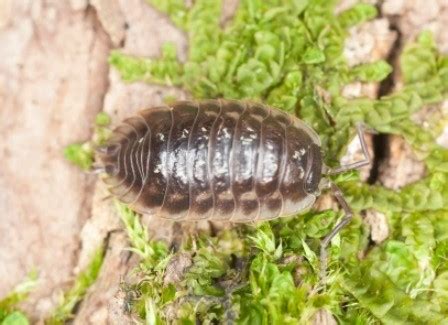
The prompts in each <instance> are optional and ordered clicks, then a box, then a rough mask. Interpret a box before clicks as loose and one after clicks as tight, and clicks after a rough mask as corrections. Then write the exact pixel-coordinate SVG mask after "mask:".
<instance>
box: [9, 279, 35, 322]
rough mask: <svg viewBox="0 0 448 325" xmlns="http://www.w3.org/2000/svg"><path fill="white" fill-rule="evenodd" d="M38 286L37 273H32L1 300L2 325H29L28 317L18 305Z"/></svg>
mask: <svg viewBox="0 0 448 325" xmlns="http://www.w3.org/2000/svg"><path fill="white" fill-rule="evenodd" d="M36 285H37V273H35V272H32V273H30V274H29V275H28V277H27V279H26V280H25V281H24V282H22V283H20V284H19V285H17V286H16V287H15V288H14V289H13V290H12V291H11V292H10V293H9V294H8V295H6V297H3V298H2V299H0V324H1V325H13V324H14V325H22V324H28V319H27V317H26V316H25V315H24V314H23V313H22V312H21V311H20V308H19V307H18V304H19V303H20V302H22V301H24V300H26V298H27V297H28V294H29V293H30V292H31V291H32V290H33V289H34V288H35V287H36Z"/></svg>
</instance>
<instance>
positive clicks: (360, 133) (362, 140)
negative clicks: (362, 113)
mask: <svg viewBox="0 0 448 325" xmlns="http://www.w3.org/2000/svg"><path fill="white" fill-rule="evenodd" d="M364 130H365V128H364V126H363V124H361V123H358V124H357V125H356V133H357V134H358V138H359V142H360V143H361V150H362V154H363V155H364V158H363V159H362V160H360V161H355V162H353V163H351V164H347V165H343V166H339V167H336V168H332V169H330V170H329V171H328V172H327V175H336V174H341V173H344V172H347V171H350V170H353V169H359V168H362V167H364V166H367V165H370V163H371V158H370V155H369V150H367V144H366V139H365V138H364Z"/></svg>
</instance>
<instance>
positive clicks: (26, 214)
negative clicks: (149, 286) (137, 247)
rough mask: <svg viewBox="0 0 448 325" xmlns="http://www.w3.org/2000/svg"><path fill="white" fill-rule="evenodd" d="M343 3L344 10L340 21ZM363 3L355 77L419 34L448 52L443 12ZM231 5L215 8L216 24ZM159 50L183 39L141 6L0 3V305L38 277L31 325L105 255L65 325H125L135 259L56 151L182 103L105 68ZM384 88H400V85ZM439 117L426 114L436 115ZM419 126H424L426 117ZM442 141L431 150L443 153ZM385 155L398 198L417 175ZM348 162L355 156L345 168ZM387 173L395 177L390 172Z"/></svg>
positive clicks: (115, 1)
mask: <svg viewBox="0 0 448 325" xmlns="http://www.w3.org/2000/svg"><path fill="white" fill-rule="evenodd" d="M353 2H354V1H343V3H342V4H341V6H340V8H339V9H340V10H343V9H344V8H346V7H348V6H350V5H351V4H353ZM370 2H372V3H376V4H377V5H378V7H379V8H380V9H381V17H380V18H378V19H375V20H373V21H371V22H369V23H367V24H364V25H363V26H360V27H357V28H354V29H353V30H352V31H351V34H350V37H349V39H348V41H347V44H346V51H345V54H346V56H347V58H348V59H349V61H350V62H351V63H352V64H353V65H354V64H359V63H362V62H368V61H371V60H376V59H380V58H383V59H388V58H389V59H390V58H391V57H392V56H391V53H392V52H393V51H397V50H400V48H401V46H402V44H404V43H406V42H407V41H408V40H410V39H412V38H414V37H415V36H416V35H417V34H418V32H419V31H421V30H423V29H430V30H432V31H433V32H434V33H435V35H436V39H437V42H438V45H439V47H440V49H441V50H442V51H444V52H447V51H448V34H447V33H446V32H445V33H444V30H446V25H447V24H448V3H447V2H446V0H433V1H423V0H414V1H408V0H384V1H370ZM236 4H237V1H235V0H232V1H226V2H225V13H224V14H223V18H222V19H223V22H224V21H226V20H228V19H229V17H231V15H232V12H233V11H234V9H235V7H236ZM397 40H398V41H397ZM165 41H171V42H174V43H175V44H176V45H177V47H178V52H179V56H180V58H181V59H185V57H186V51H187V41H186V37H185V35H184V34H183V33H182V32H180V31H179V30H177V29H176V28H175V27H174V26H173V25H172V24H170V22H169V20H168V19H167V18H166V17H165V16H164V15H162V14H160V13H159V12H157V11H156V10H154V9H153V8H151V7H150V6H148V5H147V4H146V3H145V1H144V0H91V1H88V0H64V1H60V0H36V1H31V0H16V1H13V0H3V1H0V44H2V46H1V47H0V57H2V60H1V61H0V107H1V108H0V136H1V139H2V140H1V142H0V149H1V150H0V166H1V168H0V209H1V211H2V213H1V217H0V218H1V222H0V279H1V281H0V297H1V296H3V295H5V294H6V293H7V292H8V291H10V290H11V289H12V287H13V286H14V285H15V284H17V283H20V282H21V281H22V279H23V278H24V277H25V275H26V274H27V273H28V272H30V271H31V270H33V269H38V270H39V279H40V281H39V285H38V287H37V289H36V290H34V292H33V293H32V295H31V297H30V299H28V300H27V303H26V304H25V306H24V307H25V310H26V312H27V313H28V314H29V315H31V316H32V318H33V320H38V319H43V318H44V317H45V316H46V315H47V314H48V313H49V312H50V311H51V310H52V308H54V306H55V305H56V304H57V302H58V301H59V300H58V299H59V298H60V294H61V293H62V292H63V290H64V289H66V288H68V287H70V285H71V284H72V281H73V279H74V278H75V276H76V274H77V272H79V271H80V270H82V269H83V268H84V267H85V266H86V265H87V264H88V262H89V258H90V256H91V255H92V253H93V252H94V251H95V250H96V249H97V248H98V247H99V246H100V245H104V244H106V245H107V249H106V254H105V262H104V265H103V268H102V270H101V273H100V276H99V279H98V280H97V282H96V283H95V284H94V286H92V287H91V288H90V290H89V293H88V295H87V296H86V298H85V299H84V301H83V302H82V303H81V304H80V306H79V308H78V309H77V314H76V318H75V323H77V324H109V323H110V324H127V323H131V322H132V320H131V319H129V317H128V316H127V315H126V314H125V312H124V311H125V308H124V303H125V293H124V292H123V290H122V288H121V286H120V281H121V279H123V278H124V277H125V276H126V274H127V273H128V271H129V270H130V269H131V268H132V267H133V266H134V265H135V259H134V258H129V255H128V254H127V251H126V250H125V248H126V247H127V245H128V243H127V241H126V236H125V235H124V233H123V232H122V230H120V229H121V225H120V221H119V218H118V216H117V215H116V212H115V209H114V208H113V206H112V202H111V200H107V199H104V198H105V197H106V196H107V193H106V191H105V188H104V186H103V185H102V184H101V182H97V183H96V184H95V182H96V179H95V177H93V176H89V175H87V174H83V173H82V172H80V171H79V170H78V169H77V168H76V167H73V166H71V165H70V164H69V163H68V162H66V161H65V160H64V158H63V156H62V150H63V148H64V147H65V146H66V145H67V144H70V143H73V142H80V141H84V140H86V139H89V138H90V137H91V134H92V125H93V119H94V116H95V115H96V113H97V112H98V111H100V110H102V109H104V111H106V112H107V113H108V114H110V115H111V116H112V120H113V124H116V123H118V122H119V121H120V120H121V119H122V118H124V117H126V116H128V115H131V114H132V113H133V112H135V111H136V110H139V109H141V108H144V107H149V106H156V105H159V104H161V103H162V102H163V99H164V98H165V97H166V96H170V95H174V96H176V97H177V98H185V97H187V94H185V93H183V92H182V91H181V90H179V89H173V88H165V87H159V86H153V85H147V84H143V83H135V84H125V83H123V82H122V81H121V80H120V77H119V75H118V74H117V72H116V71H114V70H109V68H108V64H107V58H108V53H109V51H110V49H111V48H122V49H123V50H124V51H125V52H127V53H130V54H135V55H138V56H147V57H155V56H158V55H159V53H160V47H161V45H162V43H164V42H165ZM392 61H393V60H392ZM392 63H394V64H396V62H392ZM392 81H393V83H392V85H395V86H394V87H399V86H400V75H399V73H398V74H396V75H395V76H394V80H392ZM392 88H393V87H390V89H389V90H392ZM378 91H379V88H378V85H361V84H353V85H350V86H348V87H346V89H345V90H344V93H345V95H347V96H351V97H359V96H362V95H363V96H365V95H367V96H369V97H372V98H374V97H376V96H377V95H378ZM447 107H448V104H447V103H444V104H443V105H441V106H440V107H437V108H435V109H437V110H438V111H439V112H440V114H442V115H443V114H445V115H446V114H448V109H447ZM428 112H429V111H428ZM418 118H419V119H420V120H421V121H423V122H422V123H424V120H425V114H423V116H419V117H418ZM445 131H446V132H445V133H444V135H442V136H441V137H440V138H439V140H438V141H439V142H440V143H441V144H444V145H446V146H447V147H448V128H447V130H445ZM373 141H375V139H374V140H373ZM371 142H372V141H371ZM372 143H373V142H372ZM352 146H355V147H356V144H354V145H352ZM389 148H390V150H389V152H388V155H387V156H386V158H385V159H384V160H383V161H382V162H381V164H380V165H379V167H378V168H379V174H378V179H377V181H380V182H381V183H382V184H384V185H386V186H389V187H391V188H398V187H401V186H403V185H404V184H405V182H407V181H409V180H410V177H409V175H410V174H411V175H413V177H414V179H418V178H419V177H421V176H422V175H423V173H424V169H423V170H422V169H421V168H420V167H421V166H420V167H419V163H418V162H417V161H416V160H415V159H414V158H413V157H412V153H411V152H410V150H409V148H407V147H406V145H405V144H404V142H403V140H401V139H398V138H391V139H390V141H389ZM352 149H353V148H352ZM357 154H358V153H357V150H356V148H355V149H353V150H351V151H350V152H349V154H348V155H347V157H345V158H344V159H346V160H347V161H349V160H350V159H356V155H357ZM397 169H398V170H401V171H402V173H395V172H394V173H392V172H391V171H392V170H394V171H395V170H397ZM369 173H370V171H369V170H366V171H365V178H366V179H367V178H368V176H369ZM414 179H412V180H414ZM327 204H330V205H331V204H332V203H331V202H327ZM324 205H325V204H324ZM367 219H368V220H367V222H368V223H369V224H370V225H371V227H372V229H373V230H375V229H376V231H374V232H375V234H373V235H372V236H375V238H373V240H375V241H377V242H380V241H382V240H384V239H385V238H386V237H387V224H386V221H385V218H384V217H383V216H377V215H375V211H372V212H371V215H370V216H368V218H367ZM146 223H147V224H148V225H150V229H149V230H150V232H151V233H152V234H153V235H154V236H157V237H158V238H163V239H165V240H168V241H170V240H171V239H173V238H174V239H173V240H175V232H176V231H175V229H174V230H173V227H172V223H170V222H167V221H161V220H156V219H148V220H146ZM173 236H174V237H173ZM173 277H175V275H173ZM167 281H169V280H167ZM319 317H320V318H319V319H317V320H316V323H329V324H333V323H334V320H333V319H328V317H326V315H325V314H324V313H321V315H320V316H319Z"/></svg>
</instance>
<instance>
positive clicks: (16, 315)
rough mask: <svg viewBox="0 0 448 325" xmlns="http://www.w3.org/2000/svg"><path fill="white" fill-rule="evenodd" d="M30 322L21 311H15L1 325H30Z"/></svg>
mask: <svg viewBox="0 0 448 325" xmlns="http://www.w3.org/2000/svg"><path fill="white" fill-rule="evenodd" d="M28 324H29V321H28V319H27V318H26V316H25V315H24V314H22V313H21V312H19V311H15V312H13V313H11V314H9V315H8V316H6V318H5V319H4V320H3V322H2V323H1V325H28Z"/></svg>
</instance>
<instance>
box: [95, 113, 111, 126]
mask: <svg viewBox="0 0 448 325" xmlns="http://www.w3.org/2000/svg"><path fill="white" fill-rule="evenodd" d="M95 124H96V125H98V126H108V125H109V124H110V116H109V115H108V114H107V113H106V112H99V113H98V114H97V115H96V117H95Z"/></svg>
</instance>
